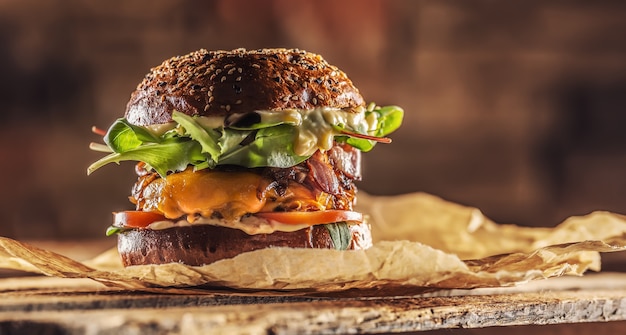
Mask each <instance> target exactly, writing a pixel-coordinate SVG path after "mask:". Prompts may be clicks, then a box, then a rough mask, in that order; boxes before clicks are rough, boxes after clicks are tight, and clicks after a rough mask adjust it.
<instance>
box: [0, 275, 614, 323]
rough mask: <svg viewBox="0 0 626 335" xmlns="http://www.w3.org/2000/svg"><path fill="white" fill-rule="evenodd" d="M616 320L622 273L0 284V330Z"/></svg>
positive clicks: (44, 280) (19, 281)
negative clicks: (366, 283)
mask: <svg viewBox="0 0 626 335" xmlns="http://www.w3.org/2000/svg"><path fill="white" fill-rule="evenodd" d="M620 320H626V274H624V273H602V274H591V275H587V276H585V277H566V278H555V279H550V280H544V281H537V282H532V283H529V284H527V285H522V286H520V287H515V288H498V289H477V290H446V291H438V292H431V293H428V294H422V295H418V296H397V297H367V298H365V297H351V298H346V297H332V296H326V297H324V296H305V295H304V296H303V295H290V294H288V293H276V292H274V293H271V292H229V291H211V292H208V291H179V292H174V293H167V294H165V293H162V292H159V291H158V290H157V291H155V292H123V291H115V290H111V289H107V288H105V287H103V286H101V285H100V284H98V283H95V282H92V281H90V280H84V279H57V278H47V277H37V276H35V277H23V278H5V279H1V280H0V334H25V333H47V334H84V333H105V334H119V333H125V334H131V333H136V332H139V331H140V332H141V333H142V334H166V333H167V334H206V333H216V334H302V333H326V334H329V333H370V334H376V333H390V332H417V331H424V330H437V329H450V328H484V327H493V326H518V325H547V324H572V323H581V322H606V321H620ZM618 324H619V323H618ZM595 333H596V334H597V331H596V332H595Z"/></svg>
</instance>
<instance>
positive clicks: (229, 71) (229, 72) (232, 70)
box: [228, 68, 237, 75]
mask: <svg viewBox="0 0 626 335" xmlns="http://www.w3.org/2000/svg"><path fill="white" fill-rule="evenodd" d="M236 70H237V69H235V68H232V69H230V70H228V74H229V75H231V74H233V73H235V71H236Z"/></svg>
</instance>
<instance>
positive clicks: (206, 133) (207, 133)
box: [172, 111, 221, 162]
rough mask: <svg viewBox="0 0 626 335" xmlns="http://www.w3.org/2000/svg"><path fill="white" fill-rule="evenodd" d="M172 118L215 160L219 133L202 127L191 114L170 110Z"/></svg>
mask: <svg viewBox="0 0 626 335" xmlns="http://www.w3.org/2000/svg"><path fill="white" fill-rule="evenodd" d="M172 120H174V121H176V122H177V123H178V124H179V125H181V126H183V128H185V134H187V135H189V137H191V138H192V139H194V140H195V141H197V142H198V143H200V145H201V146H202V152H206V153H208V154H209V155H210V156H211V159H212V160H213V161H215V162H217V160H218V158H219V156H220V154H221V150H220V147H219V145H218V143H217V141H218V139H219V137H220V134H219V133H218V132H216V131H215V130H213V129H204V128H202V126H200V125H199V124H198V123H197V122H196V121H195V120H194V119H193V118H192V117H191V116H189V115H186V114H183V113H181V112H178V111H173V112H172Z"/></svg>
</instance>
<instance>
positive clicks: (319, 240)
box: [118, 223, 372, 266]
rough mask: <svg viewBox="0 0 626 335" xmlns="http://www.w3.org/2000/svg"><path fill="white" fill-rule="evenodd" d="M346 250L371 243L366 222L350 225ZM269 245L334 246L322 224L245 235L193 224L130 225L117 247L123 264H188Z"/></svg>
mask: <svg viewBox="0 0 626 335" xmlns="http://www.w3.org/2000/svg"><path fill="white" fill-rule="evenodd" d="M350 231H351V233H352V241H351V242H350V246H349V250H359V249H367V248H369V247H370V246H371V245H372V237H371V233H370V228H369V225H368V224H366V223H361V224H358V225H351V226H350ZM271 247H292V248H317V249H333V248H334V245H333V241H332V240H331V238H330V235H329V233H328V230H327V229H326V228H325V227H324V226H321V225H320V226H312V227H309V228H306V229H301V230H298V231H295V232H289V233H286V232H274V233H272V234H259V235H248V234H246V233H244V232H243V231H241V230H239V229H231V228H224V227H217V226H210V225H196V226H184V227H176V228H169V229H163V230H151V229H133V230H129V231H126V232H123V233H120V234H118V250H119V253H120V255H121V256H122V263H123V264H124V266H130V265H143V264H166V263H172V262H177V263H183V264H187V265H191V266H201V265H205V264H210V263H213V262H216V261H218V260H221V259H225V258H232V257H235V256H237V255H239V254H241V253H244V252H247V251H253V250H258V249H265V248H271Z"/></svg>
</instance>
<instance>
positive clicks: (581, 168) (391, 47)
mask: <svg viewBox="0 0 626 335" xmlns="http://www.w3.org/2000/svg"><path fill="white" fill-rule="evenodd" d="M624 31H626V2H623V1H608V0H602V1H593V2H590V1H535V0H528V1H522V0H519V1H486V0H467V1H447V0H443V1H411V0H406V1H404V0H391V1H384V0H365V1H364V0H360V1H356V0H354V1H347V0H346V1H331V0H324V1H289V0H267V1H243V0H223V1H204V2H200V1H176V2H174V1H151V2H144V1H122V0H110V1H78V0H66V1H61V0H51V1H45V2H43V1H36V0H20V1H18V0H5V1H1V2H0V46H1V48H0V78H1V80H0V106H1V108H2V111H0V176H1V177H2V187H1V190H2V192H1V193H0V213H2V214H1V217H2V224H1V225H0V235H3V236H10V237H17V238H78V237H83V236H86V237H96V236H101V234H103V232H104V229H105V228H106V226H107V225H108V224H109V222H110V212H111V211H114V210H120V209H126V208H131V205H130V203H128V201H127V200H126V197H127V195H128V192H129V190H130V187H131V185H132V183H133V181H134V176H133V168H132V165H129V164H123V165H122V166H121V167H116V166H108V167H106V168H104V169H102V170H99V171H97V172H96V173H95V174H94V175H92V176H90V177H87V176H86V175H85V169H86V167H87V166H88V165H89V163H90V162H91V161H93V160H95V159H97V158H98V157H99V155H98V154H97V153H93V152H90V151H89V150H88V148H87V147H88V144H89V142H90V141H93V140H97V138H96V137H95V136H92V135H91V133H90V127H91V126H92V125H97V126H100V127H102V128H104V127H107V126H108V125H109V123H110V122H112V121H113V120H114V119H115V118H117V117H119V116H121V115H122V113H123V112H124V107H125V104H126V101H127V99H128V97H129V94H130V92H131V91H132V90H133V89H134V87H135V85H136V84H137V83H138V82H139V81H140V80H141V78H142V77H143V75H144V74H145V73H146V72H147V71H148V69H149V68H150V67H152V66H155V65H157V64H159V63H160V62H161V61H162V60H163V59H165V58H168V57H170V56H173V55H177V54H183V53H186V52H189V51H192V50H195V49H199V48H206V49H231V48H237V47H246V48H259V47H276V46H279V47H298V48H303V49H307V50H309V51H313V52H317V53H320V54H322V55H324V56H325V58H326V59H327V60H329V61H330V62H331V63H333V64H335V65H337V66H339V67H341V68H342V69H343V70H344V71H345V72H346V73H348V75H349V76H350V77H351V78H352V80H353V81H354V82H355V83H356V85H357V86H358V87H359V88H360V89H361V91H362V93H363V95H364V96H365V98H366V99H367V100H369V101H375V102H377V103H379V104H398V105H401V106H403V107H404V108H405V110H406V121H405V124H404V127H403V128H402V129H401V130H400V131H398V132H397V133H396V134H395V135H394V136H393V137H394V143H393V144H391V145H379V146H378V147H377V148H376V149H375V150H374V151H372V152H371V153H369V154H367V155H366V157H365V164H366V166H365V169H364V170H365V180H364V181H363V182H362V183H361V189H363V190H365V191H368V192H370V193H376V194H398V193H405V192H412V191H424V192H429V193H433V194H437V195H440V196H442V197H444V198H447V199H450V200H453V201H456V202H459V203H462V204H466V205H472V206H477V207H479V208H481V209H482V210H483V211H484V212H485V213H486V214H487V215H488V216H490V217H492V218H493V219H495V220H496V221H499V222H507V223H518V224H523V225H537V226H550V225H554V224H555V223H557V222H559V221H560V220H562V219H563V218H565V217H566V216H569V215H574V214H585V213H588V212H590V211H592V210H597V209H605V210H612V211H616V212H626V176H625V174H624V171H625V170H626V145H625V144H626V132H625V131H624V126H625V123H626V34H625V33H624Z"/></svg>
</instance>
